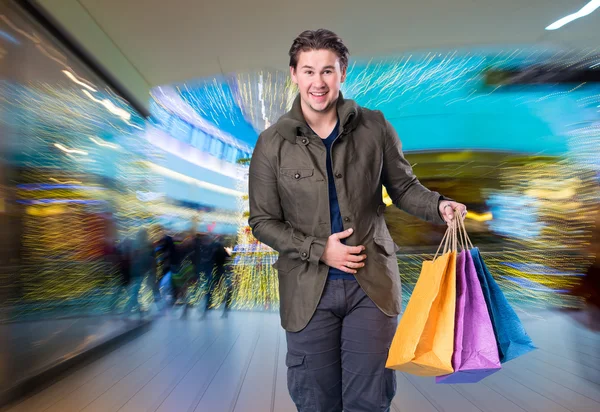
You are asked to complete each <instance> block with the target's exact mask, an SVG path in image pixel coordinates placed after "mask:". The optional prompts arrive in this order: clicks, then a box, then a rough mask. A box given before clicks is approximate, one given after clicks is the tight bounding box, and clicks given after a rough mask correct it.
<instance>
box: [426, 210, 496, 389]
mask: <svg viewBox="0 0 600 412" xmlns="http://www.w3.org/2000/svg"><path fill="white" fill-rule="evenodd" d="M457 219H459V222H458V223H459V225H458V227H459V231H458V232H459V236H458V238H459V244H461V243H462V245H463V250H462V251H461V252H460V254H459V255H458V257H457V258H456V290H457V297H456V314H455V329H454V353H453V355H452V366H453V368H454V373H452V374H449V375H444V376H439V377H437V378H436V382H437V383H475V382H479V381H480V380H482V379H484V378H485V377H487V376H489V375H491V374H492V373H495V372H497V371H498V370H500V368H501V365H500V358H499V355H498V347H497V345H496V337H495V335H494V329H493V327H492V321H491V318H490V315H489V313H488V308H487V305H486V303H485V298H484V297H483V290H482V288H481V284H480V283H479V279H478V277H477V272H476V270H475V265H474V263H473V258H472V257H471V254H470V252H469V251H468V250H467V244H466V239H468V236H467V234H466V231H464V230H463V231H461V228H462V229H464V222H462V218H461V217H460V216H459V217H457ZM461 239H463V241H462V242H461V241H460V240H461Z"/></svg>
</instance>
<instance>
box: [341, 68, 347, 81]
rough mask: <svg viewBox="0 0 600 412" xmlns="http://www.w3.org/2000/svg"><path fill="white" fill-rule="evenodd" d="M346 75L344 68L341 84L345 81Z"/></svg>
mask: <svg viewBox="0 0 600 412" xmlns="http://www.w3.org/2000/svg"><path fill="white" fill-rule="evenodd" d="M346 74H347V68H346V67H344V68H343V69H342V80H341V83H344V82H345V81H346Z"/></svg>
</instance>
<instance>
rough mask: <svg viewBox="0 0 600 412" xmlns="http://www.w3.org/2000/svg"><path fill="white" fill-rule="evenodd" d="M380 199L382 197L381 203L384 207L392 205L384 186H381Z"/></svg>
mask: <svg viewBox="0 0 600 412" xmlns="http://www.w3.org/2000/svg"><path fill="white" fill-rule="evenodd" d="M382 197H383V203H385V205H386V206H391V205H393V204H394V202H393V201H392V198H391V197H390V195H389V194H388V192H387V189H386V188H385V186H383V190H382Z"/></svg>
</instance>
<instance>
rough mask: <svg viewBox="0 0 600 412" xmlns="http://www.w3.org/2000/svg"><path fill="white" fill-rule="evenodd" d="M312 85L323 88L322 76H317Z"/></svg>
mask: <svg viewBox="0 0 600 412" xmlns="http://www.w3.org/2000/svg"><path fill="white" fill-rule="evenodd" d="M314 85H315V86H316V87H319V88H321V87H325V81H324V80H323V75H322V74H320V75H318V76H317V78H316V79H315V82H314Z"/></svg>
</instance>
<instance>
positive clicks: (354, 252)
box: [321, 229, 367, 274]
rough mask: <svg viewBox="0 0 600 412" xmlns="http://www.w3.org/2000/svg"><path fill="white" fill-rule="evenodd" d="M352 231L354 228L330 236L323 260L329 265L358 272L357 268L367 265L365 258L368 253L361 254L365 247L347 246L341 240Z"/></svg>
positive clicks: (347, 271) (344, 270)
mask: <svg viewBox="0 0 600 412" xmlns="http://www.w3.org/2000/svg"><path fill="white" fill-rule="evenodd" d="M352 232H353V230H352V229H348V230H344V231H343V232H339V233H334V234H333V235H331V236H329V238H328V239H327V244H326V245H325V251H324V252H323V256H321V261H322V262H323V263H325V264H326V265H327V266H329V267H332V268H336V269H339V270H341V271H343V272H346V273H352V274H355V273H356V272H357V271H356V269H360V268H362V267H363V266H365V263H364V260H365V259H366V258H367V255H360V253H361V252H362V251H364V250H365V247H364V246H346V245H344V244H343V243H342V242H341V241H340V240H341V239H346V238H347V237H349V236H350V235H351V234H352Z"/></svg>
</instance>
